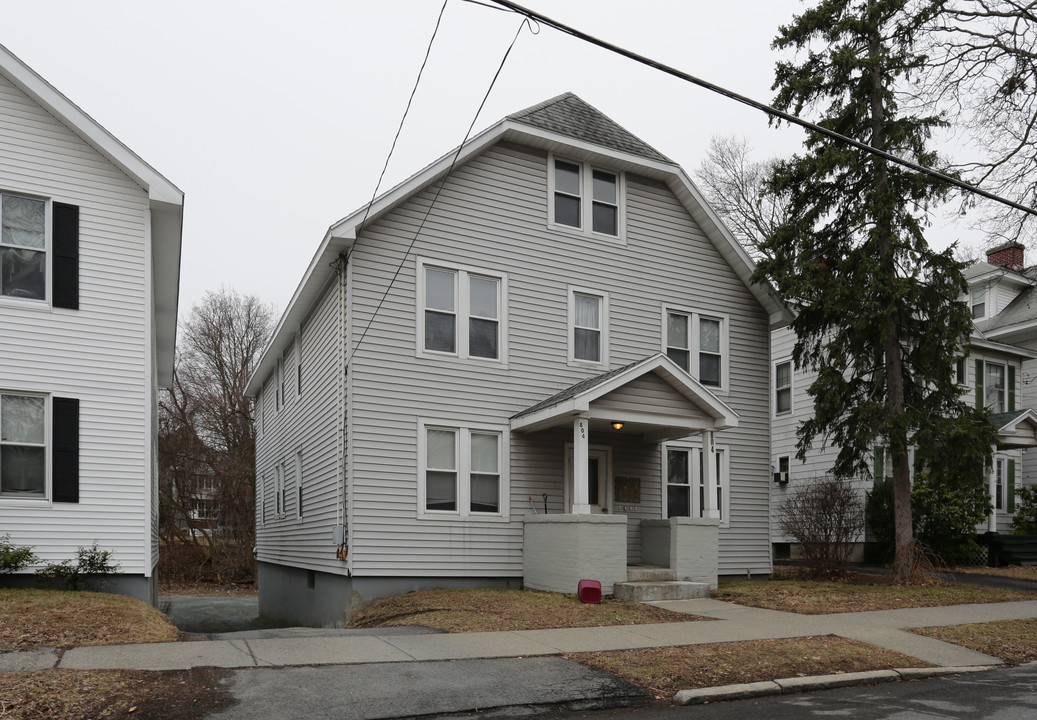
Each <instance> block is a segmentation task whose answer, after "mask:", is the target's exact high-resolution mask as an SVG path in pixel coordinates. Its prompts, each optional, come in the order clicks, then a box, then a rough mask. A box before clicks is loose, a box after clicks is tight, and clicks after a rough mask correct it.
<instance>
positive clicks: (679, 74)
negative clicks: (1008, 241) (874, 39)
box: [466, 0, 1037, 215]
mask: <svg viewBox="0 0 1037 720" xmlns="http://www.w3.org/2000/svg"><path fill="white" fill-rule="evenodd" d="M466 1H469V0H466ZM488 2H493V3H496V4H497V5H500V6H502V7H505V8H507V9H509V10H511V11H512V12H515V13H518V14H519V15H524V16H525V17H527V18H529V19H531V20H535V21H536V22H538V23H541V24H543V25H547V26H548V27H553V28H554V29H555V30H558V31H559V32H563V33H565V34H567V35H572V36H573V37H574V38H576V39H578V40H583V41H584V42H588V43H590V44H592V45H597V46H598V47H600V48H603V49H605V50H608V51H609V52H613V53H616V54H617V55H622V56H623V57H625V58H628V59H630V60H633V61H634V62H637V63H640V64H642V65H647V66H648V67H650V68H653V69H655V70H659V71H660V72H664V73H666V74H667V75H672V76H674V77H676V78H679V79H681V80H684V81H685V82H689V83H691V84H693V85H698V86H699V87H702V88H705V89H706V90H709V91H710V92H714V93H717V94H718V95H723V96H724V97H726V98H728V99H731V100H734V101H735V102H739V103H742V104H743V105H748V106H749V107H751V108H753V109H755V110H760V111H762V112H765V113H767V115H770V116H773V117H779V118H781V119H782V120H784V121H786V122H788V123H791V124H793V125H799V126H800V127H803V128H806V129H807V130H810V131H811V132H815V133H818V134H820V135H824V136H825V137H828V138H831V139H832V140H837V141H839V142H842V143H846V144H847V145H852V146H853V147H855V148H857V149H858V150H863V151H864V152H866V153H870V154H872V155H877V156H879V157H881V158H884V159H885V160H888V161H889V162H892V163H896V164H897V165H901V166H903V167H906V168H908V169H910V170H914V171H915V172H919V173H922V174H924V175H928V176H929V177H932V178H935V179H937V180H940V181H942V182H945V183H947V184H949V185H953V186H954V187H957V188H959V189H961V190H965V191H967V192H971V193H974V194H976V195H980V196H981V197H985V198H987V199H988V200H993V201H995V202H999V203H1001V204H1003V205H1007V206H1009V207H1011V208H1014V209H1016V210H1020V211H1022V212H1024V213H1027V214H1029V215H1037V210H1035V209H1034V208H1032V207H1029V206H1027V205H1023V204H1021V203H1017V202H1015V201H1014V200H1008V199H1006V198H1003V197H1001V196H1000V195H995V194H994V193H992V192H988V191H986V190H983V189H982V188H978V187H976V186H974V185H970V184H968V183H967V182H964V181H963V180H959V179H957V178H954V177H951V176H950V175H945V174H943V173H941V172H938V171H936V170H933V169H932V168H927V167H925V166H924V165H919V164H918V163H915V162H912V161H910V160H905V159H903V158H900V157H897V156H896V155H893V154H892V153H889V152H886V151H885V150H879V149H878V148H874V147H872V146H871V145H868V144H866V143H862V142H860V141H859V140H854V139H853V138H851V137H847V136H846V135H842V134H840V133H837V132H835V131H834V130H829V129H828V128H826V127H822V126H820V125H817V124H815V123H812V122H810V121H809V120H804V119H802V118H800V117H797V116H795V115H792V114H791V113H787V112H785V111H784V110H779V109H778V108H776V107H772V106H770V105H767V104H765V103H762V102H759V101H757V100H753V99H752V98H749V97H746V96H745V95H740V94H738V93H736V92H734V91H732V90H728V89H727V88H724V87H721V86H720V85H717V84H715V83H711V82H709V81H708V80H703V79H702V78H699V77H695V76H694V75H690V74H688V73H686V72H684V71H682V70H678V69H676V68H674V67H672V66H670V65H666V64H664V63H661V62H659V61H658V60H653V59H651V58H649V57H646V56H644V55H640V54H638V53H635V52H633V51H632V50H627V49H626V48H622V47H620V46H618V45H614V44H612V43H610V42H607V41H605V40H602V39H600V38H597V37H595V36H593V35H588V34H587V33H585V32H581V31H580V30H577V29H576V28H574V27H572V26H570V25H566V24H564V23H561V22H559V21H557V20H553V19H551V18H549V17H547V16H546V15H542V14H540V13H538V12H536V11H535V10H530V9H529V8H526V7H523V6H522V5H519V4H518V3H514V2H511V0H488ZM477 4H482V3H481V2H480V3H477Z"/></svg>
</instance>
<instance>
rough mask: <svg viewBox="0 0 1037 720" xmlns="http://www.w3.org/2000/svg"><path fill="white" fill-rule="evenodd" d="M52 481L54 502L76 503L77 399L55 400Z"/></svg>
mask: <svg viewBox="0 0 1037 720" xmlns="http://www.w3.org/2000/svg"><path fill="white" fill-rule="evenodd" d="M53 420H54V422H53V431H52V433H51V438H52V440H53V447H52V449H51V480H52V482H53V488H54V502H63V503H77V502H79V398H61V397H56V398H54V402H53Z"/></svg>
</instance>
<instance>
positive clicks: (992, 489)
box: [987, 448, 1005, 532]
mask: <svg viewBox="0 0 1037 720" xmlns="http://www.w3.org/2000/svg"><path fill="white" fill-rule="evenodd" d="M1004 481H1005V480H1004V478H1001V482H1004ZM987 485H988V488H989V493H990V517H988V518H987V531H988V532H997V448H994V455H993V462H992V463H991V464H990V477H989V478H987Z"/></svg>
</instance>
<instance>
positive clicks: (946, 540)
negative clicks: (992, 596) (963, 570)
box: [911, 472, 990, 565]
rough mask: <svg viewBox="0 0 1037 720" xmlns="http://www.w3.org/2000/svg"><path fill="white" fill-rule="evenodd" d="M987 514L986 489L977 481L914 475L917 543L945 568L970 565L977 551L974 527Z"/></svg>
mask: <svg viewBox="0 0 1037 720" xmlns="http://www.w3.org/2000/svg"><path fill="white" fill-rule="evenodd" d="M989 513H990V495H989V491H988V489H987V488H986V487H985V486H984V485H982V484H980V483H978V482H959V483H950V482H946V481H945V480H939V479H938V478H936V477H935V476H930V474H929V473H925V472H918V473H916V474H915V482H914V486H913V487H912V489H911V515H912V520H913V521H914V526H915V535H916V537H917V538H918V541H919V542H921V543H922V544H924V545H925V546H926V547H928V548H929V549H930V550H931V551H932V552H933V553H934V554H935V555H936V556H937V557H939V558H940V559H941V560H943V562H945V563H947V564H948V565H970V564H972V563H973V562H975V558H976V556H977V554H978V553H980V551H979V545H978V543H976V539H975V536H976V526H977V525H978V524H979V523H981V522H983V520H984V519H986V517H987V515H988V514H989Z"/></svg>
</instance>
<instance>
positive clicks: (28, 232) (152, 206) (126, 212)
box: [0, 46, 184, 602]
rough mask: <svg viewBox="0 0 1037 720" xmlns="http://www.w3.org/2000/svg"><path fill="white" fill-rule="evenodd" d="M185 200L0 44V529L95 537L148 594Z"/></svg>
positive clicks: (71, 540) (58, 552) (58, 557)
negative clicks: (161, 402) (161, 399)
mask: <svg viewBox="0 0 1037 720" xmlns="http://www.w3.org/2000/svg"><path fill="white" fill-rule="evenodd" d="M183 202H184V195H183V193H182V192H181V191H180V190H179V189H177V188H176V187H175V186H174V185H173V184H172V183H170V182H169V181H168V180H167V179H166V178H164V177H163V176H162V175H160V174H159V173H158V172H157V171H156V170H155V169H154V168H152V167H151V166H150V165H148V164H147V163H145V162H144V161H143V160H141V159H140V157H138V156H137V155H136V154H134V153H133V152H132V151H131V150H130V149H129V148H127V147H126V146H125V145H123V144H122V143H121V142H119V140H117V139H116V138H115V137H113V136H112V135H111V134H110V133H109V132H108V131H107V130H105V129H104V128H103V127H101V126H100V125H99V124H98V123H97V122H96V121H94V120H93V119H92V118H91V117H89V116H88V115H87V114H86V113H84V112H83V111H82V110H81V109H80V108H79V107H77V106H76V105H75V104H74V103H72V102H71V101H70V100H69V99H68V98H66V97H65V96H64V95H62V94H61V93H60V92H58V90H56V89H55V88H54V87H53V86H51V85H50V84H49V83H47V82H46V81H45V80H44V79H43V78H42V77H40V76H39V75H37V74H36V73H35V72H33V70H32V69H31V68H29V67H28V66H26V65H25V64H24V63H23V62H22V61H21V60H19V59H18V58H17V57H15V56H14V55H13V54H11V53H10V52H9V51H8V50H7V49H6V48H4V47H3V46H0V226H2V232H0V535H4V534H9V535H10V539H11V542H13V543H15V544H17V545H29V546H32V547H33V549H34V551H35V553H36V554H37V555H38V556H39V558H40V563H41V564H45V563H57V562H62V561H65V560H69V559H72V560H74V559H75V555H76V548H77V547H78V546H85V547H88V546H90V545H91V544H92V543H93V542H94V541H95V540H96V541H97V543H98V546H99V547H100V548H103V549H105V550H110V551H112V552H113V553H114V557H113V560H114V561H115V562H117V563H119V565H120V568H121V570H120V573H119V575H118V577H116V578H113V579H112V580H111V584H110V587H111V589H113V590H115V591H118V592H123V593H126V594H130V595H134V596H136V597H138V598H141V599H144V600H151V601H152V602H154V600H155V588H156V585H155V566H156V564H157V562H158V553H159V543H158V470H157V452H156V446H155V439H156V437H157V433H158V427H157V425H158V412H157V408H158V389H159V388H160V387H168V385H169V383H170V382H171V381H172V375H173V350H174V343H175V341H176V314H177V292H178V285H179V279H180V238H181V228H182V214H183ZM34 569H35V568H28V569H26V570H25V571H24V572H22V573H19V574H16V575H8V576H5V579H4V582H5V583H7V584H14V585H18V584H29V583H32V582H33V576H32V574H31V573H32V571H33V570H34Z"/></svg>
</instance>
